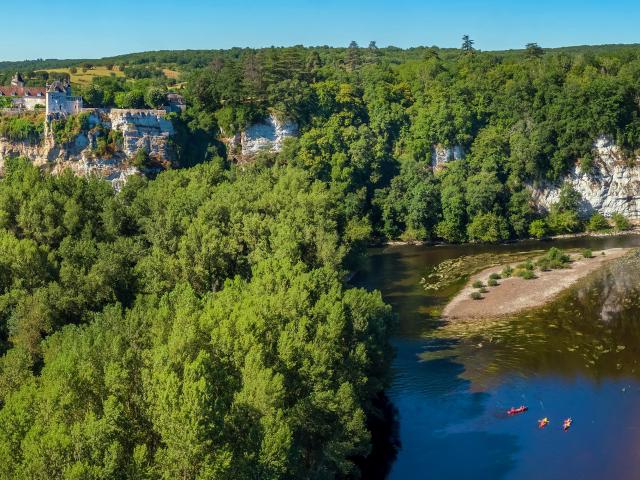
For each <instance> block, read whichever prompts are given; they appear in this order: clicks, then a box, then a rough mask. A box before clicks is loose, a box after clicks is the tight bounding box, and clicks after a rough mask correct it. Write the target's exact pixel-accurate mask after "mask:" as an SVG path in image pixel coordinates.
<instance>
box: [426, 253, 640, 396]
mask: <svg viewBox="0 0 640 480" xmlns="http://www.w3.org/2000/svg"><path fill="white" fill-rule="evenodd" d="M639 293H640V257H638V256H637V255H635V256H634V257H633V258H624V259H620V261H615V262H614V263H612V264H611V265H609V266H608V267H607V268H605V269H603V270H602V271H600V272H599V273H598V274H597V275H596V276H594V277H591V278H589V279H585V280H584V281H583V282H581V283H580V284H578V285H577V286H576V287H574V288H572V289H571V290H569V291H568V292H566V293H565V294H563V295H562V296H561V297H560V298H558V299H557V300H556V301H554V302H553V303H552V304H550V305H548V306H547V307H545V308H542V309H539V310H537V311H534V312H531V313H528V314H526V315H523V316H518V317H514V318H508V319H501V320H486V321H481V322H478V321H475V322H468V323H458V324H451V325H448V326H445V327H443V328H440V329H437V330H434V331H432V335H433V336H434V337H436V338H455V339H457V340H458V341H459V344H458V346H457V348H456V351H455V352H454V353H455V355H456V356H457V358H458V361H461V362H462V363H464V364H465V365H475V366H481V367H480V368H477V367H475V368H474V367H473V366H470V367H469V368H468V369H467V371H466V372H465V377H466V378H469V379H471V380H472V381H473V383H474V388H490V386H491V385H493V384H494V383H495V381H496V380H497V381H499V380H500V377H501V376H502V375H503V374H504V373H505V372H512V371H517V372H519V373H520V374H521V375H532V374H534V373H535V374H544V373H553V374H554V375H560V376H564V377H573V376H576V375H578V374H581V375H588V376H591V377H594V378H601V377H603V376H608V377H613V378H616V377H620V376H623V375H635V373H636V367H637V362H638V360H637V359H638V353H640V318H639V316H638V312H640V296H639ZM450 354H451V353H450V352H447V355H450ZM433 355H434V354H433V353H431V354H425V355H423V358H426V359H429V358H433ZM638 373H639V374H640V370H639V371H638Z"/></svg>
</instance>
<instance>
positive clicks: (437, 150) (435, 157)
mask: <svg viewBox="0 0 640 480" xmlns="http://www.w3.org/2000/svg"><path fill="white" fill-rule="evenodd" d="M463 158H464V149H463V148H462V146H461V145H454V146H453V147H445V146H444V145H441V144H436V145H433V146H432V147H431V166H433V167H434V168H436V167H440V166H441V165H444V164H445V163H447V162H450V161H452V160H461V159H463Z"/></svg>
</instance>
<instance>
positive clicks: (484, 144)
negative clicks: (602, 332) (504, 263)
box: [0, 38, 640, 479]
mask: <svg viewBox="0 0 640 480" xmlns="http://www.w3.org/2000/svg"><path fill="white" fill-rule="evenodd" d="M83 64H86V65H84V66H83ZM94 65H105V66H113V65H116V66H117V67H118V68H119V69H120V70H119V71H122V72H123V73H124V76H116V75H109V76H103V77H96V78H94V79H93V80H92V82H91V83H90V84H88V85H80V86H77V88H78V89H79V91H80V92H79V93H81V94H82V95H83V97H84V98H85V101H86V103H87V104H88V105H91V106H96V107H109V106H120V107H133V108H136V107H144V106H151V107H153V106H158V105H161V104H162V102H163V97H164V95H166V93H168V92H170V91H176V92H180V93H182V94H183V95H184V96H185V97H186V100H187V104H188V107H187V109H186V111H185V112H182V113H172V114H171V116H170V118H171V119H172V121H173V123H174V126H175V128H176V132H177V133H176V136H175V138H174V140H173V141H174V146H175V149H176V152H177V163H176V165H175V166H176V167H182V168H175V169H173V170H169V171H165V172H163V173H161V174H159V175H158V176H157V178H155V179H153V180H147V179H143V178H138V177H134V178H132V179H131V180H129V182H128V183H127V185H126V186H125V188H124V189H123V190H122V191H120V192H117V193H116V192H114V191H113V190H112V188H111V186H110V185H109V184H108V183H106V182H104V181H102V180H99V179H97V178H93V177H90V178H77V177H75V176H73V175H72V174H71V173H69V172H66V173H63V174H61V175H57V176H52V175H49V174H46V173H44V172H42V171H40V170H39V169H38V168H36V167H34V166H32V165H31V164H30V162H29V161H27V160H24V159H12V160H8V161H6V164H5V166H4V176H3V178H2V180H0V243H1V244H2V248H0V353H2V357H1V359H0V406H1V409H0V478H7V479H9V478H33V479H50V478H60V479H63V478H64V479H107V478H109V479H112V478H123V479H125V478H126V479H150V478H154V479H155V478H167V479H170V478H171V479H173V478H184V479H195V478H220V479H226V478H243V479H244V478H261V479H262V478H315V479H323V478H336V477H341V478H344V477H358V476H359V470H358V467H357V465H359V464H361V461H362V459H363V458H364V457H366V455H367V454H368V453H369V452H370V450H371V431H370V430H371V429H370V423H371V420H372V419H374V418H375V417H376V416H379V415H380V411H379V399H380V396H381V394H382V392H383V391H384V388H385V386H386V384H387V382H388V376H389V362H390V358H391V355H392V352H391V351H390V348H389V344H388V336H389V334H390V329H391V328H392V327H393V321H392V316H391V312H390V309H389V308H388V307H387V306H386V305H385V304H384V303H383V301H382V299H381V297H380V295H379V294H378V293H368V292H365V291H363V290H360V289H354V288H349V285H348V284H347V282H345V278H347V277H348V274H349V272H352V271H354V270H355V269H357V266H358V261H359V259H360V258H361V256H362V255H363V254H364V253H365V248H366V246H367V245H368V244H370V242H372V241H375V240H381V239H382V240H387V239H405V240H446V241H450V242H465V241H490V242H496V241H501V240H507V239H512V238H521V237H529V236H536V237H542V236H544V235H547V234H549V233H564V232H571V231H577V230H580V229H583V228H585V227H589V228H593V229H600V228H607V226H608V225H607V220H606V219H604V218H601V217H598V216H595V217H593V218H592V219H591V220H590V221H589V219H587V218H584V217H583V216H581V215H580V213H579V211H580V208H579V206H580V198H579V195H578V194H577V193H576V192H575V191H573V190H572V189H571V188H569V187H566V186H565V187H564V188H563V189H562V194H561V196H560V199H559V202H558V203H557V204H556V205H554V206H553V207H552V208H551V209H550V211H549V212H540V211H538V210H537V209H536V208H535V205H534V203H533V201H532V198H531V191H530V188H529V187H530V186H532V185H538V184H541V183H554V182H555V183H557V184H558V185H560V184H561V182H562V178H563V175H564V174H565V173H566V172H567V171H568V170H569V169H570V168H571V167H572V166H573V165H574V164H575V163H576V162H580V165H581V167H582V168H583V169H585V170H589V169H591V168H593V164H594V157H593V152H592V148H593V147H592V145H593V141H594V139H595V138H596V137H597V136H599V135H610V136H612V137H613V138H614V139H615V141H616V142H617V143H618V144H619V145H620V146H621V147H622V148H623V149H624V151H625V152H626V153H627V154H628V157H629V161H632V160H631V159H632V158H633V154H634V152H635V151H636V150H637V149H638V148H639V147H640V119H639V114H640V47H636V46H603V47H576V48H573V49H556V50H550V51H545V50H543V49H541V48H540V47H538V46H537V45H535V44H530V45H528V46H527V48H526V49H523V50H520V51H509V52H481V51H479V50H476V49H475V48H474V45H473V42H472V41H471V40H470V39H468V38H466V39H465V41H464V43H463V46H462V48H461V49H438V48H415V49H409V50H401V49H397V48H393V47H388V48H377V46H376V44H375V42H371V44H370V45H368V46H366V47H360V46H358V45H357V44H355V42H354V43H352V45H350V46H349V47H348V48H341V49H338V48H329V47H318V48H303V47H290V48H269V49H262V50H251V49H232V50H227V51H186V52H151V53H141V54H132V55H127V56H122V57H114V58H111V59H102V60H99V61H95V60H91V61H90V60H86V61H78V60H74V61H64V60H60V61H48V60H46V61H45V60H43V61H35V62H24V63H20V64H15V63H0V72H1V73H0V74H1V75H4V76H5V77H6V78H10V76H11V74H12V73H13V71H14V70H15V69H21V70H23V71H24V72H25V77H26V78H27V80H28V82H31V83H34V84H36V83H38V82H40V83H41V82H42V81H46V80H47V79H49V78H50V77H49V76H48V74H45V73H46V72H45V73H42V69H45V68H87V69H90V68H92V66H94ZM165 68H171V69H174V70H176V71H178V72H179V78H177V79H176V78H168V77H167V76H166V75H164V74H163V73H162V72H163V69H165ZM39 72H40V73H39ZM5 77H2V78H0V80H6V78H5ZM0 83H2V82H0ZM268 114H275V115H277V116H278V117H280V118H282V119H287V120H291V121H295V122H296V123H297V124H298V125H299V127H300V135H299V136H298V137H297V138H292V139H289V140H288V141H287V142H286V143H285V145H284V148H283V149H282V151H280V152H277V153H275V152H271V153H269V152H265V153H261V154H259V155H257V156H256V158H253V159H252V161H251V162H242V163H240V164H236V163H235V161H234V159H235V157H236V154H235V152H233V151H228V150H227V147H226V146H225V143H224V142H223V141H222V140H223V137H226V136H230V135H232V134H234V133H236V132H239V131H241V130H242V129H244V128H245V127H246V126H248V125H249V124H250V123H252V122H255V121H258V120H261V119H263V118H264V117H265V116H266V115H268ZM58 133H59V134H60V135H62V134H63V133H64V132H58ZM41 134H42V132H41V131H39V130H37V127H36V123H34V122H27V121H26V120H24V119H22V120H20V121H17V120H14V119H4V120H3V121H1V122H0V135H2V136H4V137H7V138H13V139H14V140H16V141H23V140H28V139H30V138H33V137H39V136H40V135H41ZM435 145H441V146H443V147H447V148H452V147H454V146H458V147H460V148H461V149H462V150H463V151H464V153H465V154H464V158H462V159H458V160H454V161H450V162H447V163H446V165H444V166H438V167H437V168H434V165H433V164H432V149H433V148H434V146H435ZM617 224H619V225H625V228H626V223H625V220H624V219H617Z"/></svg>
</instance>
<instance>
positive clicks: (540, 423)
mask: <svg viewBox="0 0 640 480" xmlns="http://www.w3.org/2000/svg"><path fill="white" fill-rule="evenodd" d="M547 425H549V419H548V418H547V417H544V418H543V419H542V420H538V428H544V427H546V426H547Z"/></svg>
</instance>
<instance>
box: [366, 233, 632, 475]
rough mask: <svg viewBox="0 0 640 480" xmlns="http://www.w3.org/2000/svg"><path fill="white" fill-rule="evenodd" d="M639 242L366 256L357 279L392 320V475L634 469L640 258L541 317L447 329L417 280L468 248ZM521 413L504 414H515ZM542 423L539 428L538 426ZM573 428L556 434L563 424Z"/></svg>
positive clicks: (621, 242) (407, 250)
mask: <svg viewBox="0 0 640 480" xmlns="http://www.w3.org/2000/svg"><path fill="white" fill-rule="evenodd" d="M551 245H556V246H559V247H561V248H582V247H589V248H592V249H594V250H596V249H601V248H610V247H616V246H640V238H639V237H635V236H626V237H617V238H604V239H594V238H582V239H573V240H563V241H556V242H553V243H547V244H540V243H525V244H517V245H506V246H491V247H488V246H476V247H469V246H466V247H394V248H386V249H378V250H374V251H372V252H371V255H370V257H369V260H368V264H367V266H366V268H365V270H364V271H363V272H362V273H361V274H360V275H359V276H358V278H357V279H356V281H357V283H359V284H360V285H365V286H367V287H370V288H379V289H380V290H382V292H383V294H384V296H385V298H386V300H387V301H388V302H389V303H391V304H392V305H393V306H394V309H395V311H396V312H397V314H398V317H399V323H398V328H397V332H396V335H395V337H394V339H393V343H394V346H395V347H396V352H397V353H396V359H395V362H394V380H393V385H392V387H391V389H390V390H389V392H388V394H389V397H390V398H391V400H392V402H393V404H394V405H395V407H396V408H397V410H398V421H399V438H400V443H401V447H400V449H399V451H398V453H397V457H396V458H395V460H394V461H393V463H392V464H391V465H390V468H389V473H388V477H389V478H394V479H400V478H402V479H406V478H446V479H449V478H452V479H455V478H491V479H494V478H518V479H519V478H561V477H562V478H565V477H566V476H567V475H570V476H573V477H574V478H580V479H582V478H585V479H590V478H635V476H638V474H637V473H636V471H637V470H639V469H640V415H636V414H635V412H636V411H640V410H639V408H640V365H638V360H639V359H640V295H639V293H640V260H638V259H634V260H633V261H628V260H625V261H624V262H619V263H618V262H616V263H612V264H611V266H610V267H608V268H606V269H604V270H602V271H601V272H599V273H598V274H597V275H594V276H593V277H591V278H590V279H588V280H585V281H582V282H580V283H579V284H578V285H576V286H575V287H574V288H572V289H571V290H570V291H568V292H567V293H566V294H564V295H562V296H561V297H560V298H559V299H558V300H557V301H556V302H554V303H553V304H551V305H548V306H546V307H545V308H544V309H541V310H538V311H535V312H532V313H530V314H526V315H521V316H518V317H515V318H511V319H501V320H499V321H492V322H483V323H482V324H473V325H466V326H464V327H461V326H446V325H443V324H442V322H441V321H440V320H439V319H438V318H437V317H434V316H432V315H431V314H430V312H433V310H434V306H436V305H438V304H440V303H441V302H442V301H443V298H442V296H437V295H435V294H429V293H427V292H425V291H424V289H423V288H422V286H421V285H420V279H421V278H422V277H423V276H424V275H425V272H426V271H427V270H428V269H429V267H432V266H434V265H436V264H438V263H440V262H442V261H443V260H446V259H450V258H456V257H458V256H462V255H469V254H476V253H494V254H502V253H506V252H516V251H524V250H534V249H540V248H541V246H542V247H543V248H549V247H550V246H551ZM521 404H525V405H527V406H528V407H529V411H528V412H527V413H525V414H523V415H519V416H517V417H507V416H506V415H505V411H506V410H507V409H508V408H509V407H511V406H518V405H521ZM545 416H547V417H549V418H550V420H551V424H550V425H549V427H548V428H547V429H545V430H539V429H538V428H537V426H536V420H537V419H539V418H542V417H545ZM566 417H572V418H573V420H574V425H573V427H572V428H571V430H570V431H569V432H563V431H562V429H561V422H562V420H563V419H564V418H566Z"/></svg>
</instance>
